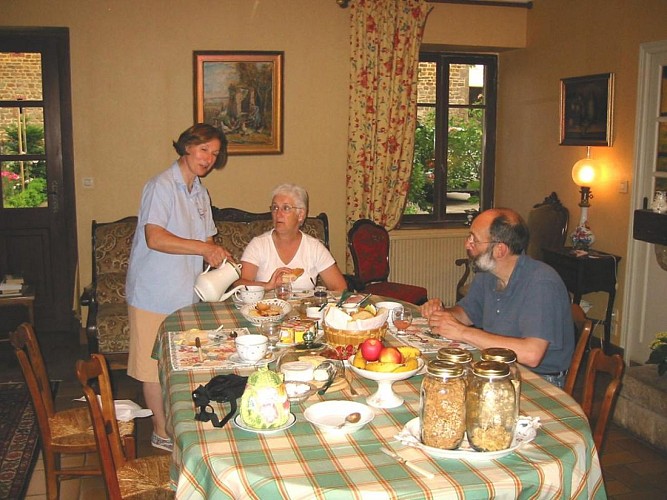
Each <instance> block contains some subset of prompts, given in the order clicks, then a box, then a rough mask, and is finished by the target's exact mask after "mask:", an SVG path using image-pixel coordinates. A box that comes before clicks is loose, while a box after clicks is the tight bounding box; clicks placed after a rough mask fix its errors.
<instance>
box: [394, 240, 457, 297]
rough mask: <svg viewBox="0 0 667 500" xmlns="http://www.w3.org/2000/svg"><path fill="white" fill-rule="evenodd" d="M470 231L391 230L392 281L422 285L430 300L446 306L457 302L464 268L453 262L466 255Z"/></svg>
mask: <svg viewBox="0 0 667 500" xmlns="http://www.w3.org/2000/svg"><path fill="white" fill-rule="evenodd" d="M468 232H469V230H468V229H427V230H424V229H419V230H415V229H403V230H396V231H391V232H390V233H389V234H390V241H391V245H390V248H389V266H390V275H389V279H390V280H391V281H397V282H400V283H409V284H411V285H419V286H423V287H424V288H426V289H427V290H428V297H429V299H432V298H440V299H442V301H443V302H444V303H445V305H452V304H454V302H455V301H456V284H457V283H458V281H459V279H460V278H461V275H462V274H463V268H462V267H459V266H457V265H456V264H455V263H454V261H455V260H456V259H459V258H463V257H465V256H466V251H465V248H464V243H465V239H466V237H467V236H468Z"/></svg>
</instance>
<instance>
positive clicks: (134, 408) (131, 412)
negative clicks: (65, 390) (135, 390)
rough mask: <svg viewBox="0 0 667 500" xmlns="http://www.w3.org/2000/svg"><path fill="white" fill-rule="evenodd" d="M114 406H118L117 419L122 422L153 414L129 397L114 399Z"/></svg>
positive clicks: (83, 397) (80, 399)
mask: <svg viewBox="0 0 667 500" xmlns="http://www.w3.org/2000/svg"><path fill="white" fill-rule="evenodd" d="M97 398H98V399H101V398H100V396H97ZM85 400H86V397H85V396H81V397H80V398H78V399H75V400H74V401H85ZM113 403H114V407H115V408H116V420H119V421H120V422H130V421H131V420H134V419H135V418H143V417H150V416H151V415H153V411H152V410H149V409H144V408H142V407H141V406H139V405H138V404H137V403H135V402H134V401H131V400H129V399H116V400H114V402H113Z"/></svg>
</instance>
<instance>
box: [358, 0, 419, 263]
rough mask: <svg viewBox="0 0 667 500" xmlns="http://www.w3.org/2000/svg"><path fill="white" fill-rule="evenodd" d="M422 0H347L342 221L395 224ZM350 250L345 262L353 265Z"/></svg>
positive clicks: (404, 190)
mask: <svg viewBox="0 0 667 500" xmlns="http://www.w3.org/2000/svg"><path fill="white" fill-rule="evenodd" d="M430 10H431V6H429V5H428V4H427V3H426V0H355V1H353V2H351V4H350V24H351V34H350V63H351V69H350V116H349V124H348V150H347V206H346V222H347V228H348V230H349V228H350V227H351V225H352V224H353V223H354V221H356V220H358V219H362V218H366V219H371V220H373V221H374V222H376V223H378V224H380V225H382V226H385V227H386V228H387V229H388V230H390V229H393V228H395V227H396V226H397V224H398V223H399V221H400V217H401V214H402V212H403V207H404V206H405V201H406V198H407V194H408V189H409V181H410V173H411V172H412V156H413V150H414V133H415V125H416V119H417V103H416V100H417V68H418V64H419V47H420V44H421V40H422V36H423V32H424V24H425V22H426V17H427V15H428V13H429V12H430ZM349 264H350V259H349V258H348V270H349V269H350V265H349Z"/></svg>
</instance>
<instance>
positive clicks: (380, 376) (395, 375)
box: [348, 354, 424, 382]
mask: <svg viewBox="0 0 667 500" xmlns="http://www.w3.org/2000/svg"><path fill="white" fill-rule="evenodd" d="M355 356H356V354H355ZM348 361H349V362H350V369H351V370H352V371H353V372H354V373H356V374H357V375H360V376H362V377H364V378H367V379H369V380H375V381H378V382H379V381H383V380H389V381H392V382H396V381H398V380H405V379H408V378H410V377H412V376H413V375H415V374H417V373H418V372H419V370H421V369H422V368H424V360H423V359H422V358H418V359H417V362H418V363H419V366H418V367H417V368H415V369H414V370H410V371H407V372H372V371H370V370H363V369H361V368H357V367H356V366H354V365H353V364H352V363H353V362H354V356H352V357H351V358H350V359H349V360H348Z"/></svg>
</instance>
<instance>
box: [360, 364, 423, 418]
mask: <svg viewBox="0 0 667 500" xmlns="http://www.w3.org/2000/svg"><path fill="white" fill-rule="evenodd" d="M359 355H360V354H359V353H357V354H355V356H359ZM417 361H418V363H419V364H418V366H417V368H416V369H414V370H410V371H407V372H373V371H370V370H363V369H361V368H357V367H356V366H354V357H352V358H350V370H352V371H353V372H354V373H356V374H357V375H359V376H361V377H364V378H367V379H369V380H375V381H376V382H377V384H378V389H377V391H376V392H375V393H374V394H371V395H370V396H368V397H367V398H366V402H367V403H368V404H369V405H371V406H373V407H374V408H396V407H397V406H401V405H402V404H403V401H404V400H403V398H402V397H401V396H399V395H398V394H396V393H395V392H394V390H393V389H392V385H393V384H394V382H398V381H400V380H406V379H408V378H410V377H412V376H413V375H416V374H417V373H418V372H419V371H421V370H422V369H423V368H424V365H425V363H424V360H423V359H422V358H419V359H418V360H417Z"/></svg>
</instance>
